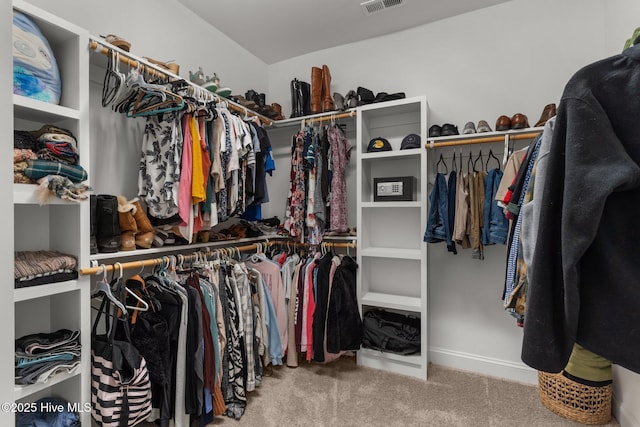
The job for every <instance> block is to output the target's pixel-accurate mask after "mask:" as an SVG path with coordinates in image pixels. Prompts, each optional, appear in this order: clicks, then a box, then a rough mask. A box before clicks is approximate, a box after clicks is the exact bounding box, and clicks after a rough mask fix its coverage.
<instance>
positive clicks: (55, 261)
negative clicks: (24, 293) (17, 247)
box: [14, 250, 78, 288]
mask: <svg viewBox="0 0 640 427" xmlns="http://www.w3.org/2000/svg"><path fill="white" fill-rule="evenodd" d="M77 266H78V261H77V259H76V258H75V257H74V256H72V255H67V254H64V253H62V252H58V251H45V250H42V251H17V252H15V254H14V279H15V287H16V288H23V287H27V286H33V285H42V284H46V283H55V282H61V281H66V280H73V279H77V278H78V271H77Z"/></svg>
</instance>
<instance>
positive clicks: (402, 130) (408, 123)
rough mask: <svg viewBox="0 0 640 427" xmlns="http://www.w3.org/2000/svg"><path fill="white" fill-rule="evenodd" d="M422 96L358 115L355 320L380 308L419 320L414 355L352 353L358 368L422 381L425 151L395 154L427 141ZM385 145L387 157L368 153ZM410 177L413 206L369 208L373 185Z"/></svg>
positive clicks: (367, 109)
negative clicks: (412, 141) (408, 139)
mask: <svg viewBox="0 0 640 427" xmlns="http://www.w3.org/2000/svg"><path fill="white" fill-rule="evenodd" d="M426 123H427V101H426V98H425V97H414V98H406V99H401V100H397V101H391V102H385V103H380V104H371V105H366V106H363V107H361V108H359V109H358V120H357V135H358V140H357V148H356V150H357V170H358V175H357V211H358V220H357V225H358V266H359V267H358V276H357V283H358V301H359V306H360V312H361V314H364V313H365V312H366V311H367V310H369V309H372V308H383V309H386V310H390V311H396V312H399V313H403V314H408V315H412V316H415V317H418V318H420V326H421V351H420V354H419V355H410V356H405V355H398V354H394V353H386V352H380V351H377V350H371V349H362V350H360V351H358V357H357V358H358V364H360V365H363V366H369V367H372V368H378V369H384V370H388V371H391V372H395V373H399V374H404V375H410V376H413V377H417V378H420V379H426V378H427V364H428V360H427V248H426V244H425V243H423V242H422V235H423V233H424V229H425V226H426V216H427V184H426V183H427V177H426V171H427V150H425V149H424V148H422V147H420V148H416V149H409V150H400V144H401V142H402V139H403V138H404V137H405V136H407V135H408V134H410V133H415V134H418V135H420V136H421V138H422V140H423V141H424V140H425V135H427V125H426ZM377 137H381V138H385V139H387V140H388V141H389V143H390V144H391V146H392V148H393V149H392V151H384V152H372V153H368V152H367V146H368V145H369V141H370V140H371V139H373V138H377ZM400 176H414V177H415V178H416V187H417V188H416V190H415V197H414V200H412V201H389V202H386V201H374V186H373V179H374V178H381V177H400Z"/></svg>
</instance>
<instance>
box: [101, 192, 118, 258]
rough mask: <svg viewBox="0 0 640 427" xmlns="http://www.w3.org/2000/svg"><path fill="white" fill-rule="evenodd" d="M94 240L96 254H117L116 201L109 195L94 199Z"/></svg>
mask: <svg viewBox="0 0 640 427" xmlns="http://www.w3.org/2000/svg"><path fill="white" fill-rule="evenodd" d="M96 240H97V244H98V252H105V253H111V252H117V251H118V246H119V243H120V225H119V218H118V200H117V199H116V197H115V196H111V195H109V194H98V196H97V197H96Z"/></svg>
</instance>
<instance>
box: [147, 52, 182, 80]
mask: <svg viewBox="0 0 640 427" xmlns="http://www.w3.org/2000/svg"><path fill="white" fill-rule="evenodd" d="M142 58H144V59H146V60H147V61H149V62H151V63H152V64H154V65H157V66H159V67H161V68H164V69H165V70H169V71H171V72H172V73H173V74H175V75H176V76H177V75H178V73H179V72H180V65H179V64H177V63H176V62H175V61H174V60H173V59H172V60H171V61H166V62H162V61H156V60H155V59H152V58H149V57H148V56H143V57H142Z"/></svg>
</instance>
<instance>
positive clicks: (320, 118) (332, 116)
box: [273, 108, 358, 127]
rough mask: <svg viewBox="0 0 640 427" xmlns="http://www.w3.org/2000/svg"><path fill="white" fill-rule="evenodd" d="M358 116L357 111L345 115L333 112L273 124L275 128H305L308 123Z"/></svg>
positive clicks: (353, 110)
mask: <svg viewBox="0 0 640 427" xmlns="http://www.w3.org/2000/svg"><path fill="white" fill-rule="evenodd" d="M357 114H358V112H357V110H356V109H355V108H354V109H351V110H349V111H345V112H344V113H336V112H335V111H331V112H328V113H320V114H314V115H311V116H303V117H295V118H293V119H285V120H278V121H275V122H273V124H274V126H275V127H285V126H295V125H298V124H301V125H302V126H304V125H305V124H306V123H313V122H324V121H327V120H338V119H346V118H352V117H355V116H356V115H357Z"/></svg>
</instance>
